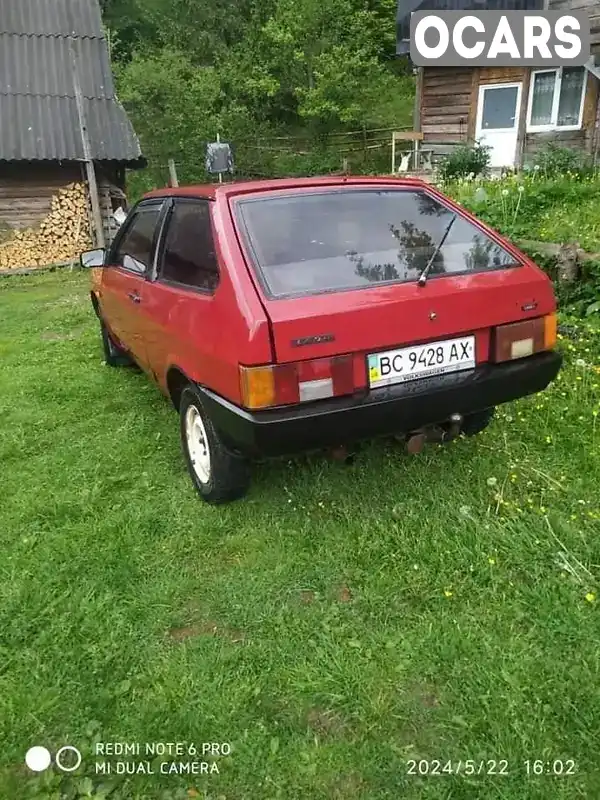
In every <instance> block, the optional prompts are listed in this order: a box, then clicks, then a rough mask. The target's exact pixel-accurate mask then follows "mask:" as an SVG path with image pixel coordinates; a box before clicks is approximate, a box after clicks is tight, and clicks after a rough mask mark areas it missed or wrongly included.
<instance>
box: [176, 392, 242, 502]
mask: <svg viewBox="0 0 600 800" xmlns="http://www.w3.org/2000/svg"><path fill="white" fill-rule="evenodd" d="M179 413H180V421H181V445H182V448H183V453H184V456H185V460H186V463H187V467H188V470H189V473H190V476H191V478H192V481H193V483H194V486H195V487H196V489H197V490H198V493H199V494H200V496H201V497H202V498H203V499H204V500H206V502H207V503H212V504H213V505H218V504H220V503H228V502H230V501H231V500H237V499H239V498H240V497H243V496H244V495H245V494H246V492H247V491H248V487H249V485H250V472H249V468H248V462H247V461H245V460H244V459H242V458H239V457H238V456H234V455H233V454H232V453H229V452H228V451H227V449H226V448H225V446H224V445H223V442H222V440H221V437H220V436H219V434H218V433H217V431H216V429H215V427H214V425H213V424H212V422H211V420H210V418H209V416H208V415H207V414H206V412H205V410H204V408H203V407H202V400H201V398H200V395H199V394H198V392H197V391H196V390H195V389H194V388H193V387H192V386H189V387H187V388H186V389H184V391H183V393H182V395H181V403H180V407H179Z"/></svg>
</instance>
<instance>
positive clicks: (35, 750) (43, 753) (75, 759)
mask: <svg viewBox="0 0 600 800" xmlns="http://www.w3.org/2000/svg"><path fill="white" fill-rule="evenodd" d="M81 759H82V757H81V753H80V751H79V750H78V749H77V748H76V747H73V746H72V745H70V744H67V745H65V746H64V747H61V748H60V750H58V752H57V753H56V755H55V756H54V762H55V763H56V766H57V767H58V768H59V769H60V770H62V772H75V770H76V769H78V768H79V766H80V764H81ZM25 763H26V764H27V766H28V767H29V769H30V770H31V771H32V772H44V770H47V769H48V767H49V766H50V764H51V763H52V756H51V754H50V751H49V750H48V748H47V747H39V746H36V747H30V748H29V750H28V751H27V753H25Z"/></svg>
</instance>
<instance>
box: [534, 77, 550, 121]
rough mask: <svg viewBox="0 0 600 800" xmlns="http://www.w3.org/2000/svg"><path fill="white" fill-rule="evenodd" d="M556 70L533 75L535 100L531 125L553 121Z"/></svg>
mask: <svg viewBox="0 0 600 800" xmlns="http://www.w3.org/2000/svg"><path fill="white" fill-rule="evenodd" d="M555 84H556V72H538V73H537V74H536V75H534V76H533V102H532V103H531V119H530V124H531V125H550V124H551V123H552V102H553V100H554V86H555Z"/></svg>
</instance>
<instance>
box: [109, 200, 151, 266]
mask: <svg viewBox="0 0 600 800" xmlns="http://www.w3.org/2000/svg"><path fill="white" fill-rule="evenodd" d="M160 209H161V206H160V205H152V206H145V207H144V206H142V207H140V208H139V209H138V210H137V211H135V212H134V215H133V217H132V219H131V221H130V222H129V224H128V226H127V229H126V231H125V233H124V234H123V236H122V237H121V239H120V240H119V241H118V243H117V245H116V248H115V250H114V252H113V256H112V259H111V261H112V263H113V264H115V265H116V266H119V267H123V268H124V269H127V270H130V271H131V272H137V273H139V274H143V273H144V272H146V270H147V269H148V268H149V266H150V260H151V257H152V243H153V241H154V234H155V232H156V225H157V223H158V218H159V215H160Z"/></svg>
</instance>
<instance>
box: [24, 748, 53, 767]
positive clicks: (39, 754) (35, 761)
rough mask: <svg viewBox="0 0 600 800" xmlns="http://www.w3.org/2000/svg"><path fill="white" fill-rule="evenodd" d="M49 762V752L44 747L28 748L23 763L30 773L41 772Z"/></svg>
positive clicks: (50, 758) (50, 757) (50, 759)
mask: <svg viewBox="0 0 600 800" xmlns="http://www.w3.org/2000/svg"><path fill="white" fill-rule="evenodd" d="M51 761H52V756H51V755H50V751H49V750H48V749H47V748H45V747H30V748H29V750H28V751H27V752H26V753H25V763H26V764H27V766H28V767H29V769H30V770H31V771H32V772H43V771H44V770H45V769H48V767H49V766H50V762H51Z"/></svg>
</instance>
